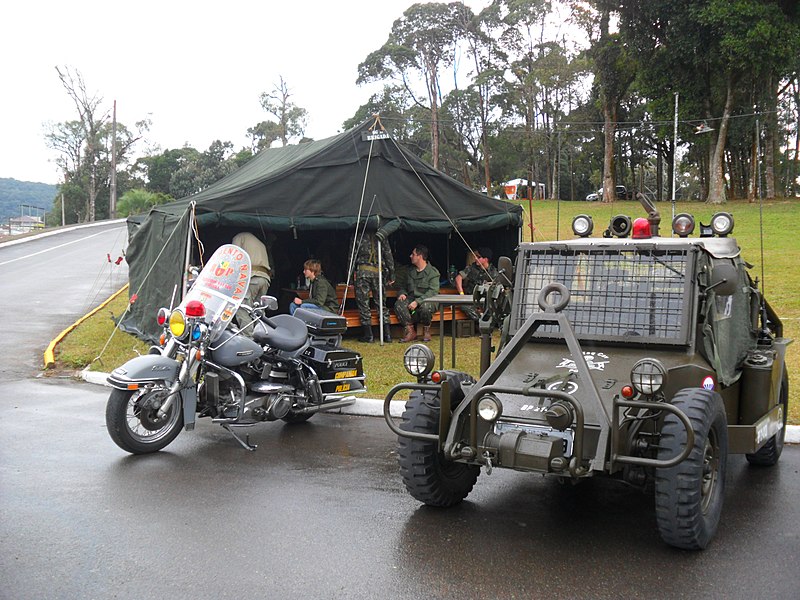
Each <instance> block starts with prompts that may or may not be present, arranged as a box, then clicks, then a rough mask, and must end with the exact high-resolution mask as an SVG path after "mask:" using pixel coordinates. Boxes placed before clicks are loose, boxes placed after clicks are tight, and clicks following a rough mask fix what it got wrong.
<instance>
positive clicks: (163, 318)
mask: <svg viewBox="0 0 800 600" xmlns="http://www.w3.org/2000/svg"><path fill="white" fill-rule="evenodd" d="M168 318H169V311H168V310H167V309H166V308H159V309H158V313H157V314H156V323H158V326H159V327H163V326H164V324H165V323H166V322H167V319H168Z"/></svg>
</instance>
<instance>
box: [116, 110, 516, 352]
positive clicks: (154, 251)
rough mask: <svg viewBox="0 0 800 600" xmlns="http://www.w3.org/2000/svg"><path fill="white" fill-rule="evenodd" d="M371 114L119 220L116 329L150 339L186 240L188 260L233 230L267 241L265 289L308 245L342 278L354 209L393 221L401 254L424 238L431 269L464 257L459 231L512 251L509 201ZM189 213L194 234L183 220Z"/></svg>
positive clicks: (176, 277) (469, 239) (180, 267)
mask: <svg viewBox="0 0 800 600" xmlns="http://www.w3.org/2000/svg"><path fill="white" fill-rule="evenodd" d="M374 125H375V120H374V119H370V120H368V121H365V122H364V123H362V124H361V125H359V126H358V127H355V128H353V129H351V130H349V131H346V132H344V133H341V134H339V135H336V136H333V137H330V138H327V139H324V140H319V141H314V142H310V143H307V144H301V145H298V146H287V147H284V148H269V149H266V150H263V151H262V152H260V153H259V154H258V155H256V156H255V157H254V158H253V159H252V160H251V161H250V162H248V163H247V164H246V165H244V166H243V167H242V168H240V169H239V170H237V171H236V172H234V173H232V174H230V175H229V176H227V177H225V178H224V179H221V180H220V181H218V182H217V183H215V184H214V185H212V186H210V187H208V188H207V189H205V190H203V191H202V192H200V193H199V194H195V195H194V196H190V197H188V198H184V199H181V200H178V201H175V202H172V203H169V204H164V205H161V206H158V207H156V208H154V209H153V210H152V211H151V212H150V214H149V215H148V216H147V217H146V218H145V219H141V217H139V218H132V219H130V220H129V223H128V227H129V237H130V239H129V246H128V250H127V255H126V258H127V260H128V263H129V273H130V283H131V294H132V295H133V294H136V296H135V302H134V303H133V304H132V307H131V311H130V312H129V314H128V315H127V316H126V317H125V319H124V320H123V322H122V327H123V329H125V330H126V331H130V332H132V333H136V334H137V335H140V336H141V337H145V338H150V339H153V338H154V337H155V336H156V335H157V334H158V329H157V327H156V325H155V322H154V319H153V315H155V311H156V310H157V308H158V307H159V306H165V305H168V304H169V302H170V299H171V298H172V296H173V292H174V290H176V289H178V290H179V291H178V292H177V293H176V297H179V296H180V285H181V281H182V278H183V274H184V268H185V263H186V248H187V247H188V246H190V247H191V248H192V250H191V252H192V254H191V256H190V257H189V260H190V262H192V263H193V264H199V263H200V262H201V260H202V257H203V256H206V257H207V256H210V255H211V254H212V253H213V251H214V249H215V248H216V247H217V246H219V245H220V244H222V243H226V242H229V241H230V239H231V238H232V237H233V235H234V234H235V233H236V232H238V231H241V230H250V231H252V232H254V233H256V234H257V235H259V236H260V237H262V239H265V238H267V237H269V238H271V239H272V240H273V247H272V254H273V257H274V262H275V265H274V268H275V270H276V277H275V278H274V280H273V287H275V288H276V289H279V287H285V284H288V283H289V281H294V278H293V276H292V275H290V274H292V273H295V272H296V271H298V270H299V269H300V268H301V265H302V262H303V260H305V259H306V258H308V257H309V256H312V255H313V256H315V257H317V258H322V259H323V267H324V268H325V269H326V272H327V273H328V275H329V278H331V273H333V274H334V276H333V277H332V280H333V281H334V283H336V282H337V281H338V279H340V278H342V277H343V275H342V273H343V272H345V271H346V269H347V267H346V254H347V248H346V246H347V244H348V241H349V236H350V235H351V234H352V232H353V231H354V229H355V226H356V223H357V222H358V221H359V214H360V215H361V219H360V223H361V224H363V223H364V221H365V220H366V219H367V218H369V220H370V222H371V223H374V224H378V225H380V226H381V227H385V228H386V229H387V230H388V231H391V232H393V234H392V236H391V243H392V245H393V250H394V251H395V252H396V259H397V261H398V262H400V263H405V262H407V261H406V257H405V254H406V253H407V252H408V251H409V250H410V248H411V247H413V245H414V244H415V243H419V242H422V243H425V244H427V245H429V247H430V248H431V254H432V256H431V261H432V262H433V263H434V264H435V265H436V266H437V267H438V268H439V270H440V271H441V272H442V273H446V272H447V267H448V263H450V262H452V263H453V264H455V265H457V266H458V267H459V268H461V266H463V260H464V255H465V250H466V244H465V243H464V241H466V243H467V244H469V245H470V246H472V247H474V246H483V245H487V246H490V247H493V250H494V252H495V254H496V255H498V256H499V254H502V253H506V254H511V253H512V252H513V250H514V247H515V246H516V244H517V243H518V241H519V230H520V226H521V223H522V208H521V207H520V206H517V205H514V204H511V203H508V202H505V201H502V200H498V199H494V198H488V197H487V196H485V195H483V194H480V193H478V192H475V191H473V190H471V189H470V188H468V187H466V186H464V185H463V184H461V183H459V182H458V181H456V180H454V179H452V178H450V177H448V176H446V175H444V174H443V173H441V172H439V171H437V170H435V169H433V168H432V167H431V166H430V165H428V164H426V163H425V162H423V161H421V160H420V159H419V158H417V157H415V156H414V155H413V154H411V153H410V152H409V151H407V150H405V149H404V148H402V147H401V146H399V145H398V144H397V143H396V142H395V141H394V140H392V139H391V138H388V137H386V136H385V134H382V132H380V131H379V127H376V128H373V126H374ZM376 131H377V135H376ZM376 138H377V139H376ZM362 199H363V201H362ZM192 206H193V207H194V208H193V212H192V211H190V207H192ZM190 213H191V214H193V215H194V219H195V220H196V224H197V227H196V231H197V235H195V234H194V232H192V231H191V230H190V221H191V219H190ZM456 230H457V232H456ZM462 237H463V238H464V240H462ZM190 240H191V241H190ZM198 241H199V242H202V246H201V245H200V244H199V243H198ZM287 279H288V281H287ZM176 286H177V288H176ZM270 291H271V293H275V292H274V291H273V290H272V288H271V290H270ZM275 295H278V294H277V293H275ZM176 303H177V300H176Z"/></svg>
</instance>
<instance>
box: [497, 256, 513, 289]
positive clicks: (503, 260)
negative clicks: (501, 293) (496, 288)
mask: <svg viewBox="0 0 800 600" xmlns="http://www.w3.org/2000/svg"><path fill="white" fill-rule="evenodd" d="M497 268H498V270H499V271H500V274H501V277H500V283H501V284H502V285H503V286H505V287H511V286H512V285H513V283H514V263H512V262H511V259H510V258H508V257H507V256H501V257H500V258H499V259H498V261H497Z"/></svg>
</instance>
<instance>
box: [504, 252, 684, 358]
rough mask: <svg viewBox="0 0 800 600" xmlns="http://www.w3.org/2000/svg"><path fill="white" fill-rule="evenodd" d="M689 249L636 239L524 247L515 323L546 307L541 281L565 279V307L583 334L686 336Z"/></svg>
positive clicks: (646, 338) (672, 339)
mask: <svg viewBox="0 0 800 600" xmlns="http://www.w3.org/2000/svg"><path fill="white" fill-rule="evenodd" d="M688 252H689V251H688V250H686V249H669V250H658V249H653V248H647V249H643V248H633V247H630V246H627V247H625V248H624V249H615V248H608V247H605V248H602V249H600V248H591V249H587V248H580V249H576V248H566V249H565V247H564V246H560V247H558V246H550V247H546V246H545V247H536V246H534V247H532V248H528V249H524V250H523V252H522V254H521V255H520V257H521V259H522V260H521V264H519V265H518V266H517V268H518V269H519V268H521V269H522V276H521V282H520V283H521V285H519V287H518V288H517V289H516V290H515V298H514V300H515V310H514V313H513V319H514V320H513V322H512V328H513V330H514V331H516V330H517V329H518V328H519V327H520V326H521V325H522V324H523V323H524V322H525V320H526V319H527V318H528V317H529V316H530V315H531V314H532V313H534V312H540V311H541V309H540V308H539V305H538V302H537V298H538V294H539V290H541V289H542V287H544V286H545V285H547V284H549V283H561V284H562V285H564V286H566V287H567V289H569V291H570V301H569V304H568V305H567V307H566V308H565V309H564V313H565V314H566V315H567V317H568V318H569V320H570V323H571V324H572V327H573V329H574V330H575V333H576V335H577V336H578V338H579V339H584V340H610V339H614V340H624V341H628V342H647V343H653V342H655V343H666V344H684V343H687V337H688V333H689V332H688V326H687V319H686V318H685V315H686V314H687V312H688V311H689V310H690V304H689V297H688V292H687V285H686V282H687V280H689V278H688V277H687V270H688V269H689V265H690V260H689V256H688ZM536 336H537V337H561V335H560V333H559V331H558V327H557V326H555V325H544V326H541V327H540V328H539V329H538V330H537V333H536Z"/></svg>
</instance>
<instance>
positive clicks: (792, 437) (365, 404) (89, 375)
mask: <svg viewBox="0 0 800 600" xmlns="http://www.w3.org/2000/svg"><path fill="white" fill-rule="evenodd" d="M81 377H82V378H83V380H84V381H87V382H89V383H94V384H97V385H104V386H106V387H110V386H109V385H108V384H107V383H106V378H107V377H108V373H100V372H99V371H88V370H87V369H84V370H83V371H81ZM390 408H391V414H392V416H393V417H400V415H402V414H403V409H404V408H405V403H404V402H401V401H397V402H392V404H391V407H390ZM327 412H330V413H332V414H339V415H354V416H358V417H382V416H383V400H376V399H374V398H357V399H356V402H355V404H353V405H352V406H347V407H345V408H340V409H338V410H331V411H327ZM785 441H786V443H787V444H800V425H787V426H786V440H785Z"/></svg>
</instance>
